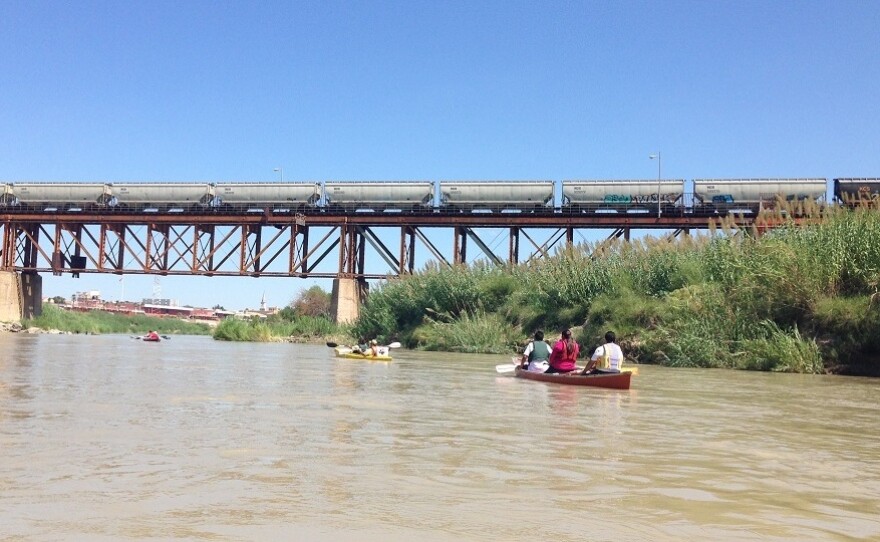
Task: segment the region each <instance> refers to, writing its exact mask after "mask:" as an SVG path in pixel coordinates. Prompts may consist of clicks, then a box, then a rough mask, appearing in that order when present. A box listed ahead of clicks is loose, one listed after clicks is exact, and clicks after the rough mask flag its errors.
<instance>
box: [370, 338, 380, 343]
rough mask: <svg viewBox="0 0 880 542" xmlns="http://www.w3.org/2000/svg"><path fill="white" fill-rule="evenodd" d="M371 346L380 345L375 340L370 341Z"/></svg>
mask: <svg viewBox="0 0 880 542" xmlns="http://www.w3.org/2000/svg"><path fill="white" fill-rule="evenodd" d="M370 344H379V343H377V342H376V339H373V340H372V341H370Z"/></svg>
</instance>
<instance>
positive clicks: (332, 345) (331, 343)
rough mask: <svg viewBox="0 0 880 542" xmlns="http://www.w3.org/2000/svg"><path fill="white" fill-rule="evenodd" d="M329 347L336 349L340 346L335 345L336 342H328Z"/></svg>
mask: <svg viewBox="0 0 880 542" xmlns="http://www.w3.org/2000/svg"><path fill="white" fill-rule="evenodd" d="M327 346H329V347H330V348H336V347H337V346H339V345H338V344H336V343H334V342H329V341H328V342H327Z"/></svg>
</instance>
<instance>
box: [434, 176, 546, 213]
mask: <svg viewBox="0 0 880 542" xmlns="http://www.w3.org/2000/svg"><path fill="white" fill-rule="evenodd" d="M553 187H554V185H553V181H441V182H440V205H441V207H443V208H449V209H459V210H473V209H492V210H503V209H518V210H522V211H537V210H543V209H545V208H547V206H548V205H550V204H552V203H553V191H554V188H553Z"/></svg>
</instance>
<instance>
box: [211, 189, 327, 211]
mask: <svg viewBox="0 0 880 542" xmlns="http://www.w3.org/2000/svg"><path fill="white" fill-rule="evenodd" d="M214 195H215V196H216V200H215V203H214V205H215V206H216V207H218V208H219V209H221V210H222V209H229V210H249V209H260V210H263V209H267V208H269V209H272V211H273V212H276V213H280V212H290V211H303V210H306V209H312V208H314V207H315V206H317V205H318V203H319V202H320V200H321V183H317V182H304V183H260V182H252V183H218V184H217V185H216V186H215V187H214Z"/></svg>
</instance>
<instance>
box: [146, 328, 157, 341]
mask: <svg viewBox="0 0 880 542" xmlns="http://www.w3.org/2000/svg"><path fill="white" fill-rule="evenodd" d="M144 340H147V341H158V340H159V334H158V333H156V332H155V331H153V330H152V329H151V330H150V331H148V332H147V334H146V335H144Z"/></svg>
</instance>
